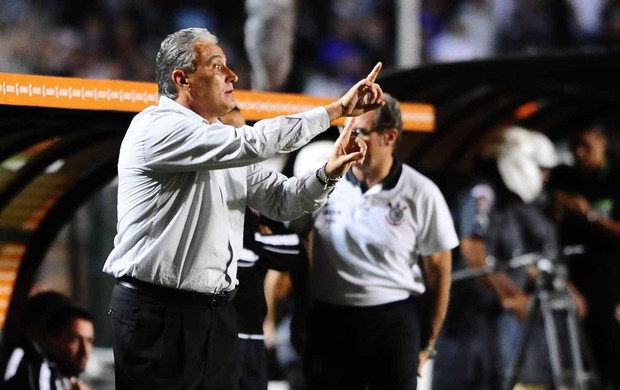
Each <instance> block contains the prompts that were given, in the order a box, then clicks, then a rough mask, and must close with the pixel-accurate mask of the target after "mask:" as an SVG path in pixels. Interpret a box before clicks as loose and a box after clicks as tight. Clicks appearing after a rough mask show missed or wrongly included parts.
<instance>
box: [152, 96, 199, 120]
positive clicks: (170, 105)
mask: <svg viewBox="0 0 620 390" xmlns="http://www.w3.org/2000/svg"><path fill="white" fill-rule="evenodd" d="M158 106H159V107H160V108H165V109H169V110H174V111H178V112H180V113H181V114H183V115H185V116H187V117H190V118H193V119H196V120H199V121H201V122H204V123H206V124H209V121H208V120H206V119H205V118H203V117H201V116H200V115H198V114H196V113H195V112H194V111H192V110H190V109H189V108H187V107H185V106H184V105H182V104H179V103H177V102H176V101H174V100H172V99H170V98H169V97H167V96H160V97H159V103H158Z"/></svg>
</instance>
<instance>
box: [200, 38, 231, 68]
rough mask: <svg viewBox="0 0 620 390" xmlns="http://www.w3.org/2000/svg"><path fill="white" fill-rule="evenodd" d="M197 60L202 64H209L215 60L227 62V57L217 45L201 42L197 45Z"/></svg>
mask: <svg viewBox="0 0 620 390" xmlns="http://www.w3.org/2000/svg"><path fill="white" fill-rule="evenodd" d="M194 47H195V50H196V58H197V59H198V60H199V61H201V62H202V63H208V62H211V61H213V60H214V59H221V60H224V61H225V60H226V55H225V54H224V51H223V50H222V48H221V47H220V46H218V44H217V43H213V42H209V41H205V40H200V41H197V42H196V44H195V46H194Z"/></svg>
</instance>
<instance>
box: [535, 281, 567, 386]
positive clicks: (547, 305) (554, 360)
mask: <svg viewBox="0 0 620 390" xmlns="http://www.w3.org/2000/svg"><path fill="white" fill-rule="evenodd" d="M540 294H541V299H540V300H541V302H540V307H541V312H542V316H543V324H544V326H545V335H546V336H547V349H548V350H549V358H550V360H551V371H552V373H553V381H554V383H555V386H556V388H557V389H558V390H564V389H566V390H568V389H573V388H574V387H573V386H574V384H566V383H565V382H566V381H565V379H564V376H563V375H562V374H563V372H562V371H563V370H562V361H561V357H560V340H559V337H558V328H557V324H556V321H555V317H554V316H553V308H552V303H551V302H550V300H551V299H552V298H551V296H550V293H549V292H547V291H542V292H541V293H540ZM571 349H572V343H571Z"/></svg>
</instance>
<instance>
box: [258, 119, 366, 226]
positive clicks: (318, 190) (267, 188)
mask: <svg viewBox="0 0 620 390" xmlns="http://www.w3.org/2000/svg"><path fill="white" fill-rule="evenodd" d="M353 123H354V120H351V121H348V122H347V124H346V126H345V128H344V130H343V131H342V133H340V136H339V137H338V139H337V140H336V142H335V143H334V149H333V152H332V155H331V157H330V159H329V160H328V162H327V163H326V165H325V173H326V174H327V176H328V177H330V178H334V177H336V176H342V175H344V173H345V172H346V171H347V170H348V169H349V167H350V165H351V163H352V162H354V161H357V162H362V161H363V159H364V157H365V156H366V144H365V143H364V141H363V140H362V139H361V138H359V137H356V138H355V141H356V144H355V145H354V146H353V145H351V144H350V142H349V141H350V135H351V132H352V129H353ZM247 185H248V190H247V194H248V197H247V205H248V206H250V207H252V208H254V209H256V210H258V211H259V212H260V213H261V214H262V215H264V216H266V217H268V218H271V219H273V220H276V221H291V220H294V219H296V218H298V217H300V216H302V215H303V214H309V213H312V212H314V211H315V210H317V209H319V208H320V207H321V206H322V205H323V204H325V202H326V200H327V196H328V194H329V192H330V191H331V190H332V188H333V186H326V185H324V184H322V183H320V182H319V179H318V178H317V175H316V174H315V172H309V173H308V174H306V176H304V177H301V178H295V177H292V178H287V177H286V176H284V175H282V174H280V173H279V172H275V171H267V170H265V169H263V168H261V167H259V166H258V165H256V164H255V165H253V166H251V167H249V168H248V175H247Z"/></svg>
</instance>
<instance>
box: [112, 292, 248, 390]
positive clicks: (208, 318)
mask: <svg viewBox="0 0 620 390" xmlns="http://www.w3.org/2000/svg"><path fill="white" fill-rule="evenodd" d="M110 315H111V322H112V336H113V349H114V368H115V376H116V389H119V390H125V389H130V390H134V389H135V390H145V389H148V390H158V389H162V390H163V389H165V390H174V389H179V390H181V389H182V390H198V389H201V390H236V389H238V388H239V361H238V336H237V317H236V312H235V309H234V307H233V306H232V305H231V304H228V305H223V306H210V305H204V304H199V303H193V304H188V303H184V302H177V301H175V300H174V299H162V298H161V297H158V298H153V297H151V296H149V295H148V294H147V293H145V292H144V291H138V290H133V289H131V288H127V287H125V286H122V285H120V284H117V285H116V286H115V287H114V290H113V291H112V300H111V304H110Z"/></svg>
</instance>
